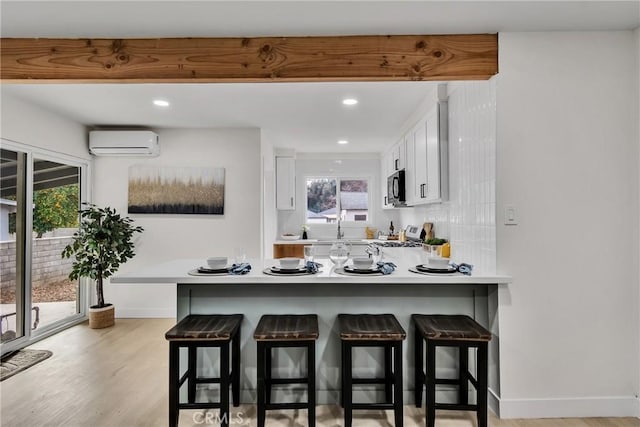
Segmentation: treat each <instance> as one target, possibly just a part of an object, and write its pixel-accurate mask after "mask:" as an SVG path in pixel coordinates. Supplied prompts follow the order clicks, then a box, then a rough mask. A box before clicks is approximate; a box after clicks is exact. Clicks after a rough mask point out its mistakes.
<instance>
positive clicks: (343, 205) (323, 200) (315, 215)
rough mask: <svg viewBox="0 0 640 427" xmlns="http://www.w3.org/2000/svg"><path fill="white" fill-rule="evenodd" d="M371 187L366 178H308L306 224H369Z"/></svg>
mask: <svg viewBox="0 0 640 427" xmlns="http://www.w3.org/2000/svg"><path fill="white" fill-rule="evenodd" d="M368 188H369V183H368V180H366V179H346V178H345V179H341V178H308V179H307V216H306V218H307V223H308V224H331V223H335V222H336V221H337V220H338V219H340V220H341V221H353V222H367V221H368V220H369V190H368Z"/></svg>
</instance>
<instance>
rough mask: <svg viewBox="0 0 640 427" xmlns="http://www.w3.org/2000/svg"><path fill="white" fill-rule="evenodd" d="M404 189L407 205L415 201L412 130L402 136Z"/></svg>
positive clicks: (414, 164)
mask: <svg viewBox="0 0 640 427" xmlns="http://www.w3.org/2000/svg"><path fill="white" fill-rule="evenodd" d="M404 148H405V159H404V189H405V194H406V197H407V205H410V206H411V205H414V204H415V203H416V197H415V193H416V190H415V187H416V180H415V178H416V163H415V141H414V134H413V130H410V131H409V132H407V133H406V134H405V136H404Z"/></svg>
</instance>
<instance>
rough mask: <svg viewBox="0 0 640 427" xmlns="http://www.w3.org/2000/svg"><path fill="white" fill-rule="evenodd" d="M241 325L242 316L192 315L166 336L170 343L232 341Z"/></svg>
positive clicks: (170, 330)
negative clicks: (175, 341)
mask: <svg viewBox="0 0 640 427" xmlns="http://www.w3.org/2000/svg"><path fill="white" fill-rule="evenodd" d="M241 324H242V314H231V315H197V314H192V315H190V316H187V317H185V318H184V319H182V320H181V321H180V322H179V323H178V324H177V325H175V326H174V327H173V328H171V329H169V330H168V331H167V333H166V334H165V335H164V336H165V338H166V339H167V340H169V341H174V340H177V341H198V340H204V341H216V340H230V339H231V337H232V336H233V334H235V333H236V331H237V330H238V328H239V327H240V325H241Z"/></svg>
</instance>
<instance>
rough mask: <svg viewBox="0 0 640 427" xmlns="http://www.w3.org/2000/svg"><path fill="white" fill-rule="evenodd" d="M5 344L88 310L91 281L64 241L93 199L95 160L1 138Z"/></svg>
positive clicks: (17, 343)
mask: <svg viewBox="0 0 640 427" xmlns="http://www.w3.org/2000/svg"><path fill="white" fill-rule="evenodd" d="M0 151H1V154H2V163H0V168H1V171H2V173H1V184H2V190H1V191H2V197H1V201H2V215H1V216H0V222H1V224H2V228H1V230H2V235H1V236H0V246H1V251H2V252H1V254H0V262H1V263H2V265H1V266H0V268H1V269H2V270H1V271H2V273H1V282H0V316H2V317H1V320H2V322H1V326H2V330H1V332H2V335H1V340H0V347H1V352H2V353H3V354H4V353H6V352H7V351H11V350H14V349H16V348H20V347H22V346H24V345H27V344H29V343H30V342H32V341H35V340H37V339H38V338H41V337H43V336H48V335H50V334H51V333H54V332H55V331H56V330H59V329H62V328H64V327H66V326H68V325H70V324H73V323H75V322H77V321H79V320H81V319H83V317H84V313H85V307H86V305H87V304H86V292H85V291H84V289H85V287H84V286H81V285H80V283H79V282H78V281H70V280H69V278H68V275H69V272H70V271H71V263H72V260H69V259H62V257H61V253H62V250H63V248H64V247H65V246H66V245H67V244H69V243H70V242H71V237H72V235H73V233H74V232H75V231H77V229H78V219H79V218H78V209H79V208H80V205H81V202H82V201H85V200H87V192H86V187H87V185H86V178H87V176H88V166H89V165H88V162H86V161H83V160H81V159H76V158H72V157H68V156H63V155H60V154H55V153H50V152H46V151H44V150H39V149H33V148H31V147H28V146H24V147H23V146H21V145H19V144H15V143H12V142H9V141H5V140H2V149H1V150H0Z"/></svg>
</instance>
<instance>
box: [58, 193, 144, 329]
mask: <svg viewBox="0 0 640 427" xmlns="http://www.w3.org/2000/svg"><path fill="white" fill-rule="evenodd" d="M132 223H133V220H132V219H131V218H127V217H121V216H120V215H119V214H117V213H116V210H115V209H111V208H109V207H106V208H98V207H96V206H95V205H91V204H88V205H87V207H86V208H85V209H82V210H80V228H79V230H78V232H76V233H74V234H73V241H72V242H71V243H70V244H69V245H67V247H66V248H64V250H63V251H62V257H63V258H71V256H75V261H74V262H73V266H72V270H71V273H70V274H69V279H71V280H76V279H78V278H79V277H89V278H91V279H93V280H95V281H96V294H97V296H98V304H97V305H93V306H91V307H90V308H89V327H91V328H106V327H108V326H112V325H113V324H114V315H115V310H114V307H113V305H112V304H105V303H104V294H103V280H104V279H106V278H107V277H110V276H112V275H113V274H114V273H115V272H116V271H117V270H118V267H120V264H122V263H124V262H126V261H127V260H128V259H130V258H132V257H133V256H134V255H135V253H134V252H133V242H132V241H131V239H132V237H133V234H134V233H140V232H142V231H143V228H142V227H135V226H133V225H132Z"/></svg>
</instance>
